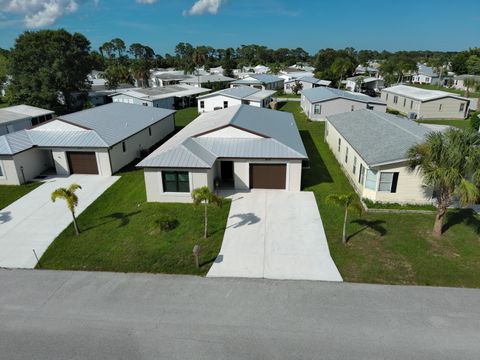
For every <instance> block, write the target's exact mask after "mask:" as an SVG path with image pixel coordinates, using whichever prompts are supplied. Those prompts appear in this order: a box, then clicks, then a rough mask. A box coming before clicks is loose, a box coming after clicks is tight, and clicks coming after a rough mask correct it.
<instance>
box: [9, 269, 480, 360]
mask: <svg viewBox="0 0 480 360" xmlns="http://www.w3.org/2000/svg"><path fill="white" fill-rule="evenodd" d="M0 289H1V291H0V354H1V355H0V357H1V358H2V359H9V360H16V359H29V360H30V359H96V360H97V359H129V360H131V359H209V360H211V359H368V360H372V359H402V360H404V359H435V360H438V359H478V354H479V353H480V342H479V341H478V338H479V334H480V307H479V306H478V304H479V303H480V291H479V290H469V289H446V288H425V287H403V286H377V285H360V284H347V283H328V282H317V281H315V282H309V281H272V280H263V279H233V278H230V279H211V278H198V277H190V276H162V275H142V274H110V273H82V272H52V271H30V270H0Z"/></svg>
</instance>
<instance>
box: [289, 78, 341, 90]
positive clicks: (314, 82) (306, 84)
mask: <svg viewBox="0 0 480 360" xmlns="http://www.w3.org/2000/svg"><path fill="white" fill-rule="evenodd" d="M297 82H298V83H300V84H302V90H307V89H312V88H316V87H320V86H330V84H331V83H332V82H331V81H330V80H321V79H317V78H316V77H313V76H301V77H299V78H291V79H290V80H286V81H285V84H284V86H283V91H284V92H285V93H287V94H291V93H292V92H293V91H292V87H293V86H294V85H295V83H297Z"/></svg>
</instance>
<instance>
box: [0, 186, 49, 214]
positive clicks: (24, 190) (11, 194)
mask: <svg viewBox="0 0 480 360" xmlns="http://www.w3.org/2000/svg"><path fill="white" fill-rule="evenodd" d="M41 184H42V183H39V182H32V183H28V184H24V185H0V210H1V209H4V208H6V207H7V206H8V205H10V204H11V203H13V202H14V201H16V200H18V199H20V198H21V197H22V196H23V195H26V194H28V193H29V192H30V191H32V190H33V189H35V188H37V187H38V186H40V185H41Z"/></svg>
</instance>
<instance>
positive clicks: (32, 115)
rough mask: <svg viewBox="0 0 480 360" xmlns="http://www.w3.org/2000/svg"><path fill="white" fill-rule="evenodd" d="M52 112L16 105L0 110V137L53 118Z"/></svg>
mask: <svg viewBox="0 0 480 360" xmlns="http://www.w3.org/2000/svg"><path fill="white" fill-rule="evenodd" d="M53 115H54V112H53V111H51V110H46V109H41V108H38V107H35V106H30V105H16V106H9V107H5V108H2V109H0V135H5V134H9V133H12V132H15V131H19V130H23V129H29V128H31V127H32V126H35V125H38V124H41V123H44V122H45V121H48V120H50V119H52V118H53Z"/></svg>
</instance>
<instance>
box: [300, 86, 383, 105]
mask: <svg viewBox="0 0 480 360" xmlns="http://www.w3.org/2000/svg"><path fill="white" fill-rule="evenodd" d="M302 95H305V97H306V98H307V99H308V100H309V101H310V102H311V103H312V104H313V103H318V102H322V101H327V100H332V99H338V98H344V99H348V100H354V101H360V102H363V103H368V104H385V102H384V101H383V100H380V98H374V97H371V96H368V95H365V94H360V93H354V92H350V91H343V90H339V89H335V88H329V87H316V88H312V89H306V90H302Z"/></svg>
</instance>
